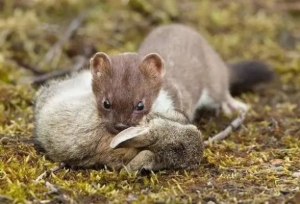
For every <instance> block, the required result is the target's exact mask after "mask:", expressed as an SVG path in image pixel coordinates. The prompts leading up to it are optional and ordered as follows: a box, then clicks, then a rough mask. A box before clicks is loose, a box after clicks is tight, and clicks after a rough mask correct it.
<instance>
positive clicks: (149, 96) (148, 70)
mask: <svg viewBox="0 0 300 204" xmlns="http://www.w3.org/2000/svg"><path fill="white" fill-rule="evenodd" d="M108 58H109V60H108V61H107V62H106V64H105V66H103V65H102V66H103V67H101V64H99V63H96V61H97V60H98V59H97V54H96V55H95V56H94V57H93V58H92V59H91V70H92V75H93V82H92V89H93V92H94V94H95V97H96V102H97V109H98V112H99V115H101V117H102V119H103V121H104V122H105V123H106V124H107V128H108V129H109V130H110V131H111V132H113V133H117V132H118V131H117V130H116V129H115V128H114V126H115V125H117V124H124V125H127V126H136V125H138V124H139V122H140V121H141V120H142V118H143V117H144V116H145V115H147V114H148V113H149V112H150V110H151V107H152V104H153V102H154V100H155V99H156V97H157V96H158V93H159V91H160V89H161V87H162V80H163V77H162V75H163V74H162V71H163V62H162V61H161V59H160V58H159V57H158V56H155V57H153V56H152V57H151V56H148V58H147V57H146V58H143V57H141V56H139V55H137V54H134V53H131V54H121V55H116V56H111V57H108ZM97 73H99V74H97ZM105 99H108V100H109V101H110V102H111V104H112V108H111V110H107V109H105V108H103V101H104V100H105ZM140 101H143V102H144V104H145V108H144V110H142V111H135V108H136V106H137V104H138V103H139V102H140Z"/></svg>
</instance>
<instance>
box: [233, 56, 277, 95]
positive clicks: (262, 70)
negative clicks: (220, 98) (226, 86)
mask: <svg viewBox="0 0 300 204" xmlns="http://www.w3.org/2000/svg"><path fill="white" fill-rule="evenodd" d="M228 67H229V76H230V93H231V94H232V95H235V96H236V95H239V94H241V93H243V92H247V91H252V90H253V88H254V87H256V86H257V85H259V84H264V83H268V82H270V81H272V80H273V78H274V71H273V69H271V67H269V66H268V65H267V64H265V63H263V62H260V61H242V62H237V63H234V64H230V65H228Z"/></svg>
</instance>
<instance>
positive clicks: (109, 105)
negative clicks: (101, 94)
mask: <svg viewBox="0 0 300 204" xmlns="http://www.w3.org/2000/svg"><path fill="white" fill-rule="evenodd" d="M103 107H104V108H105V109H110V108H111V103H110V101H109V100H107V99H105V100H104V101H103Z"/></svg>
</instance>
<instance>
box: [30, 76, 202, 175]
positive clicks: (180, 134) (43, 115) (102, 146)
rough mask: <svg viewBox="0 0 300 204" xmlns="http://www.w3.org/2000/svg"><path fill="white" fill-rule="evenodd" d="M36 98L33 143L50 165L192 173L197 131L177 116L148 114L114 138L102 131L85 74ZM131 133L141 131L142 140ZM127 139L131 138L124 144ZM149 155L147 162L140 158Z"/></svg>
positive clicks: (57, 82)
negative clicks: (185, 170) (172, 170)
mask: <svg viewBox="0 0 300 204" xmlns="http://www.w3.org/2000/svg"><path fill="white" fill-rule="evenodd" d="M36 98H37V99H36V101H35V107H34V117H35V128H34V136H33V140H34V142H35V144H36V148H37V149H38V150H41V151H42V152H44V153H45V155H46V157H47V158H49V159H50V160H52V161H55V162H62V163H65V164H66V165H68V166H71V167H84V168H89V167H94V166H106V167H108V168H110V169H116V170H119V169H121V168H122V167H124V166H125V167H127V169H129V170H132V171H134V170H139V169H141V168H147V169H149V170H160V169H163V168H166V169H170V168H174V169H179V168H194V167H196V166H197V165H199V162H200V160H201V158H202V140H201V134H200V131H198V130H197V128H196V127H195V126H193V125H190V124H189V121H188V119H187V118H186V117H185V116H184V114H182V113H180V112H176V111H172V112H170V113H168V114H164V115H159V114H155V113H153V114H149V115H148V116H147V117H145V119H143V120H142V122H141V124H140V125H139V126H137V127H134V128H133V129H132V128H129V129H127V130H125V131H124V132H120V133H119V134H118V135H114V134H112V133H110V132H109V131H107V129H106V128H105V127H106V125H105V122H104V121H103V120H101V115H99V114H98V112H97V106H96V99H95V96H94V94H93V92H92V88H91V78H90V74H89V73H88V72H87V71H82V72H80V73H78V74H76V75H74V76H71V77H70V78H67V79H64V80H54V81H52V82H50V83H49V84H48V85H46V86H44V87H42V88H40V90H39V91H38V92H37V97H36ZM173 112H174V113H173ZM137 130H143V131H142V133H143V135H140V134H136V133H137ZM139 133H140V132H139ZM130 135H131V136H135V137H134V138H131V139H130V140H129V139H128V137H129V136H130ZM120 138H121V140H120ZM136 141H140V144H138V145H137V144H136ZM110 144H115V146H114V148H111V146H110ZM123 145H125V146H126V147H125V146H124V147H121V146H123ZM128 145H129V146H130V147H129V146H128ZM127 146H128V147H127ZM149 150H150V151H149ZM164 150H166V151H164ZM150 153H151V157H150V156H149V157H143V155H146V156H148V155H150ZM153 153H154V154H153ZM188 158H190V159H188ZM150 159H153V161H152V160H150Z"/></svg>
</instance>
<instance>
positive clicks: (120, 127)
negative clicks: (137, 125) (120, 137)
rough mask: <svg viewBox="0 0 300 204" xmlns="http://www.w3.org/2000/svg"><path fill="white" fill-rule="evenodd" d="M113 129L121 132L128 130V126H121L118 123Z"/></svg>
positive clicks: (121, 124)
mask: <svg viewBox="0 0 300 204" xmlns="http://www.w3.org/2000/svg"><path fill="white" fill-rule="evenodd" d="M114 128H115V129H116V130H118V131H120V132H121V131H122V130H125V129H127V128H129V126H128V125H125V124H123V123H119V124H116V125H115V126H114Z"/></svg>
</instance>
